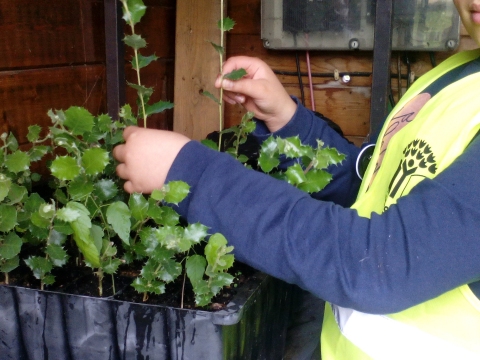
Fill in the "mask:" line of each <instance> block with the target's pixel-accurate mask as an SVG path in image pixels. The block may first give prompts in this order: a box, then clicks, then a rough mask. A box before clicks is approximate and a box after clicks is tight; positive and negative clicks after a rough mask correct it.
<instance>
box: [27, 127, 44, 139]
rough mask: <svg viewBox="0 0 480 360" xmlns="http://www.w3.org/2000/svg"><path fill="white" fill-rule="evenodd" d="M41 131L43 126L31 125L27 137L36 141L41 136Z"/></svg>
mask: <svg viewBox="0 0 480 360" xmlns="http://www.w3.org/2000/svg"><path fill="white" fill-rule="evenodd" d="M40 131H42V128H41V127H40V126H38V125H31V126H29V127H28V133H27V139H28V141H30V142H32V143H33V142H35V141H37V140H38V139H39V138H40Z"/></svg>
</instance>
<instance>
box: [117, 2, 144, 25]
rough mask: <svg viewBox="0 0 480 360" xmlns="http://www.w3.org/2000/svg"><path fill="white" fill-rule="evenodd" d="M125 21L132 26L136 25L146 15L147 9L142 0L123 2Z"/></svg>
mask: <svg viewBox="0 0 480 360" xmlns="http://www.w3.org/2000/svg"><path fill="white" fill-rule="evenodd" d="M122 3H123V6H124V8H123V19H124V20H125V21H126V22H127V23H128V24H130V25H135V24H137V23H138V22H140V20H141V19H142V17H143V15H145V11H146V9H147V7H146V6H145V4H144V3H143V1H142V0H122Z"/></svg>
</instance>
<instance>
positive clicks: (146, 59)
mask: <svg viewBox="0 0 480 360" xmlns="http://www.w3.org/2000/svg"><path fill="white" fill-rule="evenodd" d="M157 59H158V56H156V55H155V54H153V55H150V56H143V55H141V54H138V68H137V62H136V61H135V58H133V59H132V68H133V69H135V70H140V69H143V68H144V67H146V66H148V65H150V64H151V63H152V62H153V61H156V60H157Z"/></svg>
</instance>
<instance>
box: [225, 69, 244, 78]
mask: <svg viewBox="0 0 480 360" xmlns="http://www.w3.org/2000/svg"><path fill="white" fill-rule="evenodd" d="M245 75H247V72H246V71H245V69H243V68H240V69H237V70H233V71H232V72H229V73H228V74H225V75H223V78H224V79H229V80H240V79H241V78H243V77H244V76H245Z"/></svg>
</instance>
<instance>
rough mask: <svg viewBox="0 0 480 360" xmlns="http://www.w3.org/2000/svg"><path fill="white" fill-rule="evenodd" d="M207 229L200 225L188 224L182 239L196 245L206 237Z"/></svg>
mask: <svg viewBox="0 0 480 360" xmlns="http://www.w3.org/2000/svg"><path fill="white" fill-rule="evenodd" d="M207 229H208V227H206V226H205V225H202V224H200V223H196V224H189V225H188V226H187V227H186V228H185V231H184V233H183V237H184V238H185V239H187V240H189V241H191V242H193V243H195V244H198V243H200V241H202V240H203V239H204V238H205V237H206V236H207V235H208V233H207Z"/></svg>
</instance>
